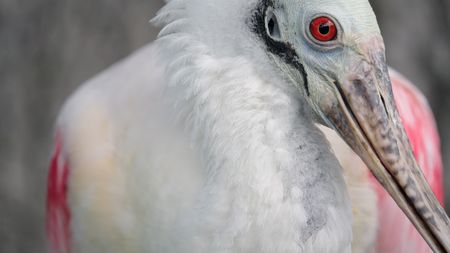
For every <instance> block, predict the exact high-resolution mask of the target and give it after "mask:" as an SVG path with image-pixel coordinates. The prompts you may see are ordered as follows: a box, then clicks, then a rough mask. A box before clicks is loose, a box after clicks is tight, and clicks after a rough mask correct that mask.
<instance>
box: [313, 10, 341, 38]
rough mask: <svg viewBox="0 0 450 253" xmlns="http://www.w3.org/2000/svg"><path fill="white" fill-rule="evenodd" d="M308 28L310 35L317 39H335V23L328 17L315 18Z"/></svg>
mask: <svg viewBox="0 0 450 253" xmlns="http://www.w3.org/2000/svg"><path fill="white" fill-rule="evenodd" d="M309 30H310V31H311V35H312V36H313V37H314V38H315V39H316V40H318V41H321V42H327V41H332V40H334V39H336V35H337V29H336V25H335V24H334V22H333V20H331V19H330V18H328V17H323V16H322V17H317V18H315V19H314V20H313V21H312V22H311V24H310V26H309Z"/></svg>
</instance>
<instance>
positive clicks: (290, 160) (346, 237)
mask: <svg viewBox="0 0 450 253" xmlns="http://www.w3.org/2000/svg"><path fill="white" fill-rule="evenodd" d="M182 39H185V38H181V37H180V38H179V39H178V40H177V41H174V42H171V41H170V40H165V41H164V40H161V41H160V44H159V46H160V47H161V50H162V51H163V52H166V54H171V55H173V54H175V55H177V57H178V60H176V61H174V62H170V63H167V77H168V78H169V85H168V87H167V89H166V95H167V97H168V98H169V101H168V102H169V103H170V104H172V105H173V106H174V109H175V111H176V112H177V114H178V119H179V120H180V122H182V124H183V125H184V126H186V129H188V131H189V132H190V134H191V138H192V140H193V143H194V145H195V146H196V148H197V149H198V150H200V153H201V157H202V163H203V164H204V168H205V174H206V185H205V188H206V189H204V190H203V191H202V192H203V193H204V196H201V197H200V198H201V201H200V202H201V207H199V209H200V210H196V212H200V213H202V217H204V219H202V221H198V224H197V223H196V224H189V226H190V229H191V230H193V233H194V234H197V235H198V234H201V233H205V236H206V237H208V236H210V235H209V233H210V232H211V231H213V230H215V231H221V232H223V233H225V234H226V235H225V236H230V237H231V238H230V240H234V238H235V237H239V238H240V239H239V240H242V242H236V241H235V242H234V243H237V244H239V243H242V245H248V244H249V243H251V244H253V245H259V246H260V247H262V248H261V249H266V250H267V249H272V252H276V251H280V250H281V251H294V250H302V252H346V251H347V250H348V248H347V247H348V246H349V245H350V240H351V212H350V204H349V201H348V198H347V192H346V188H345V185H344V181H343V178H342V172H341V169H340V166H339V164H338V161H337V160H336V158H335V157H334V156H333V155H332V153H331V152H330V150H329V147H328V143H327V142H326V140H325V138H324V136H323V135H322V133H321V132H320V131H319V130H318V129H317V128H316V126H315V125H314V123H313V121H312V119H311V117H310V113H309V110H308V109H307V107H306V106H304V103H303V102H302V99H301V98H300V97H299V96H298V95H295V94H298V91H295V89H293V88H289V87H283V86H281V85H275V84H274V83H273V80H270V79H269V78H267V79H264V78H261V76H263V75H262V74H261V73H256V72H255V68H253V66H252V64H251V62H250V61H249V60H247V59H245V58H243V57H233V58H221V59H218V58H215V57H214V56H211V55H210V54H208V53H205V52H207V49H205V48H202V45H201V44H197V45H196V44H194V43H192V42H191V43H188V42H187V41H186V43H185V44H183V43H182V41H181V40H182ZM170 43H173V45H183V48H182V49H180V48H178V47H177V46H174V47H170ZM189 46H191V47H192V48H189ZM191 49H192V50H191ZM189 52H190V53H189ZM171 99H173V100H171ZM170 100H171V101H170ZM180 101H181V102H180ZM217 217H221V218H220V219H219V218H217ZM208 221H209V222H208ZM254 235H258V236H257V237H258V238H256V237H254ZM198 236H200V237H201V236H202V235H198ZM222 237H223V234H221V238H222ZM274 237H277V238H280V240H279V241H274V239H273V238H274ZM325 241H328V242H327V243H326V244H324V243H323V242H325ZM266 244H270V245H266ZM243 247H244V246H243ZM283 249H284V250H283ZM331 249H332V250H331ZM337 249H340V250H337Z"/></svg>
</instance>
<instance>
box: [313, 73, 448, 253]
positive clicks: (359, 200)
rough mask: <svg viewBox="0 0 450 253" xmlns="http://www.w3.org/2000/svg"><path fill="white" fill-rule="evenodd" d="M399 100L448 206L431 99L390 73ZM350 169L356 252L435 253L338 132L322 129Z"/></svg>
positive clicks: (422, 160) (416, 147) (418, 153)
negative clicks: (429, 104) (430, 103)
mask: <svg viewBox="0 0 450 253" xmlns="http://www.w3.org/2000/svg"><path fill="white" fill-rule="evenodd" d="M390 74H391V75H390V76H391V80H392V88H393V92H394V97H395V101H396V104H397V108H398V111H399V115H400V118H401V119H402V122H403V125H404V127H405V130H406V133H407V134H408V137H409V139H410V141H411V145H412V148H413V151H414V155H415V157H416V158H417V161H418V163H419V165H420V167H421V168H423V172H424V175H425V177H426V179H427V181H428V182H429V183H430V185H431V188H432V190H433V192H434V193H435V194H436V196H437V198H438V200H439V201H440V202H441V204H442V203H443V200H444V194H443V185H442V160H441V152H440V143H439V136H438V133H437V129H436V126H435V121H434V117H433V114H432V113H431V110H430V108H429V106H428V103H427V102H426V99H425V97H424V96H423V95H422V94H421V93H420V91H419V90H417V89H416V88H415V87H414V86H413V85H412V84H411V83H410V82H409V81H408V80H407V79H406V78H404V77H403V76H402V75H400V74H398V73H397V72H396V71H394V70H392V69H390ZM322 130H323V131H324V132H325V134H326V136H327V138H328V139H329V140H330V142H331V146H332V147H333V149H334V151H335V154H336V156H337V157H338V159H339V161H340V162H341V165H342V167H343V168H344V178H345V181H346V183H347V187H348V189H349V192H350V199H351V201H352V209H353V250H354V252H383V253H399V252H408V253H425V252H431V249H430V248H429V247H428V245H427V244H426V242H425V241H424V240H423V239H422V238H421V237H420V235H419V234H418V233H417V231H416V230H415V229H414V226H413V225H412V224H411V222H410V221H409V220H408V218H407V217H406V216H405V215H404V214H403V212H402V211H401V210H400V208H398V206H397V205H396V204H395V202H394V201H393V200H392V198H390V197H389V195H388V194H387V192H386V191H385V190H383V188H382V186H381V185H380V184H378V183H377V182H376V181H375V180H374V179H373V177H372V176H371V175H369V174H368V173H367V171H368V170H367V168H366V167H365V166H364V163H363V162H362V161H361V160H360V159H359V158H358V156H357V155H356V154H355V153H354V152H353V151H352V150H351V149H350V148H349V147H348V146H347V145H346V144H345V143H344V142H343V141H342V140H341V139H340V138H339V136H337V135H336V134H335V133H334V132H333V131H331V130H329V129H327V128H325V127H322Z"/></svg>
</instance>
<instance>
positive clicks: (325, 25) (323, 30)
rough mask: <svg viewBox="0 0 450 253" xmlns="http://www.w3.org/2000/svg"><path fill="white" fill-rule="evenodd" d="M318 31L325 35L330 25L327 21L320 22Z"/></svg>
mask: <svg viewBox="0 0 450 253" xmlns="http://www.w3.org/2000/svg"><path fill="white" fill-rule="evenodd" d="M319 32H320V33H321V34H323V35H327V34H328V33H329V32H330V25H329V24H328V23H323V24H320V26H319Z"/></svg>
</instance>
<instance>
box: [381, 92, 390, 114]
mask: <svg viewBox="0 0 450 253" xmlns="http://www.w3.org/2000/svg"><path fill="white" fill-rule="evenodd" d="M380 98H381V102H383V108H384V111H385V112H386V115H387V116H388V117H389V118H390V117H391V115H390V114H389V111H388V109H387V107H386V101H385V100H384V97H383V95H381V94H380Z"/></svg>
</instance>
